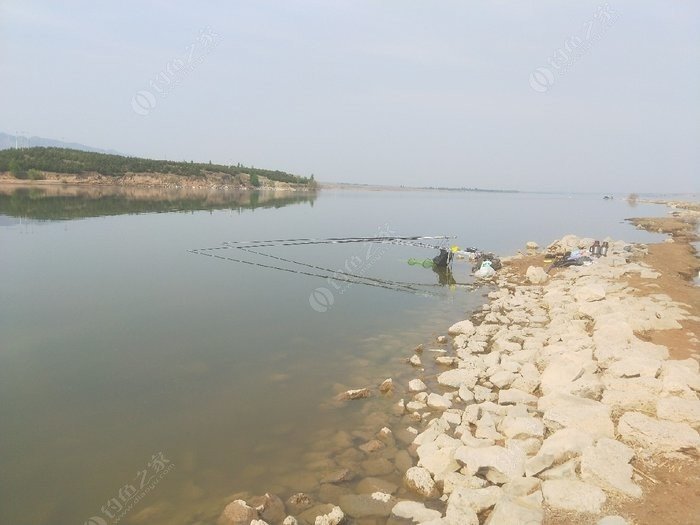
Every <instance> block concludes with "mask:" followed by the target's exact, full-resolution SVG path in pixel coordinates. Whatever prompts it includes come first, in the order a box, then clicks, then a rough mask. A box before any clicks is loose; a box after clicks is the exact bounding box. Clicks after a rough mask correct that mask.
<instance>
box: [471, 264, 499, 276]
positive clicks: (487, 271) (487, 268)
mask: <svg viewBox="0 0 700 525" xmlns="http://www.w3.org/2000/svg"><path fill="white" fill-rule="evenodd" d="M494 275H496V270H494V269H493V268H491V261H484V262H482V263H481V268H479V269H478V270H477V271H475V272H474V277H477V278H479V279H490V278H491V277H493V276H494Z"/></svg>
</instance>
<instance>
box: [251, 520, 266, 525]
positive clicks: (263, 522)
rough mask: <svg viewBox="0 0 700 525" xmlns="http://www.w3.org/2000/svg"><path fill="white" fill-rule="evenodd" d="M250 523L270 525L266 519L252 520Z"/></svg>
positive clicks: (253, 524)
mask: <svg viewBox="0 0 700 525" xmlns="http://www.w3.org/2000/svg"><path fill="white" fill-rule="evenodd" d="M250 525H269V524H268V523H267V522H266V521H265V520H252V521H251V522H250Z"/></svg>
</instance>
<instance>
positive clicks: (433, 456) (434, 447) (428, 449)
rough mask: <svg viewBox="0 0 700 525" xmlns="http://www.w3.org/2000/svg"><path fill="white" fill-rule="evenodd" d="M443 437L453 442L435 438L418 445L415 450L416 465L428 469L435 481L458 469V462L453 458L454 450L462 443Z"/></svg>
mask: <svg viewBox="0 0 700 525" xmlns="http://www.w3.org/2000/svg"><path fill="white" fill-rule="evenodd" d="M444 437H445V438H447V439H449V440H450V441H452V442H454V444H450V443H444V442H443V443H441V442H440V441H441V440H440V439H437V440H435V442H433V443H426V444H424V445H421V446H419V447H418V449H417V450H416V452H417V454H418V466H419V467H423V468H425V469H426V470H428V472H430V474H432V477H433V478H434V479H435V480H436V481H440V480H442V479H443V478H444V477H445V476H446V475H447V474H449V473H450V472H456V471H457V470H459V463H457V461H456V460H455V451H456V450H457V448H459V447H460V446H461V445H462V442H461V441H459V440H456V439H453V438H450V437H448V436H444ZM443 445H444V446H443Z"/></svg>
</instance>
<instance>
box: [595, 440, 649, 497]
mask: <svg viewBox="0 0 700 525" xmlns="http://www.w3.org/2000/svg"><path fill="white" fill-rule="evenodd" d="M633 457H634V451H633V450H632V449H631V448H630V447H628V446H627V445H625V444H623V443H620V442H619V441H615V440H614V439H609V438H601V439H599V440H598V442H597V443H596V444H595V446H590V447H587V448H586V449H585V450H584V451H583V455H582V456H581V479H582V480H584V481H587V482H589V483H592V484H594V485H597V486H599V487H601V488H603V489H605V490H611V491H615V492H619V493H622V494H624V495H626V496H630V497H632V498H639V497H641V496H642V489H641V488H640V487H639V486H638V485H636V484H635V483H634V482H633V481H632V465H630V464H629V462H630V460H631V459H632V458H633Z"/></svg>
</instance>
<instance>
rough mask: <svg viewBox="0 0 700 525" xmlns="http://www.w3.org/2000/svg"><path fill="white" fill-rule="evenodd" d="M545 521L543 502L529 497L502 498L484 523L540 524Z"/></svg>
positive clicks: (504, 524) (502, 524)
mask: <svg viewBox="0 0 700 525" xmlns="http://www.w3.org/2000/svg"><path fill="white" fill-rule="evenodd" d="M543 521H544V511H543V510H542V505H541V503H540V504H538V503H537V502H536V501H533V500H531V499H527V498H513V497H506V498H503V499H501V500H500V501H499V502H498V503H496V506H495V507H494V508H493V510H492V511H491V514H489V517H488V519H487V520H486V521H485V522H484V525H539V524H540V523H542V522H543Z"/></svg>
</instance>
